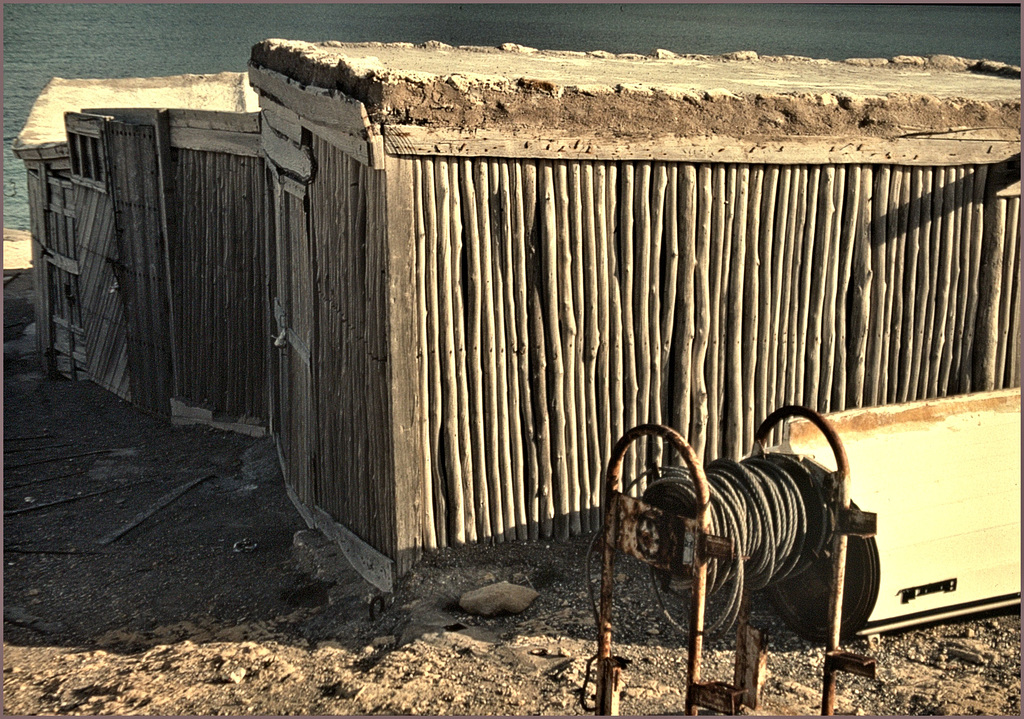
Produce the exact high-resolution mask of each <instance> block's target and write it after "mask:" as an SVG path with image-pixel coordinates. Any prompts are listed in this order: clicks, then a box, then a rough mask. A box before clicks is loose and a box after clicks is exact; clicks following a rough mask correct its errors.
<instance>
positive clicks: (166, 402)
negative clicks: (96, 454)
mask: <svg viewBox="0 0 1024 719" xmlns="http://www.w3.org/2000/svg"><path fill="white" fill-rule="evenodd" d="M157 122H158V119H157V118H156V117H154V118H152V119H150V120H149V121H145V120H143V121H138V120H134V119H132V120H130V121H128V120H126V121H122V120H120V119H109V120H107V121H106V129H105V134H106V138H107V144H108V157H109V161H110V172H109V174H110V183H109V184H110V190H111V196H112V197H113V205H114V224H115V227H116V238H117V254H118V261H117V262H116V263H115V265H114V273H115V276H116V278H117V283H118V287H119V291H120V295H121V301H122V304H123V308H124V315H125V318H126V320H127V323H126V327H127V353H128V357H127V359H128V374H129V377H130V383H131V393H132V401H133V403H134V404H136V405H137V406H139V407H142V408H143V409H146V410H149V411H151V412H155V413H157V414H163V415H169V414H170V412H171V405H170V398H171V395H172V392H173V376H174V375H173V365H172V352H171V332H170V327H171V324H170V307H169V293H168V287H167V266H166V254H165V249H164V248H165V244H166V236H165V231H166V224H165V216H166V209H165V206H164V202H165V199H164V185H163V180H162V178H161V173H162V171H163V169H164V168H166V166H167V164H168V162H167V159H166V158H164V159H163V160H162V159H161V157H160V153H161V151H164V152H166V147H165V148H161V147H160V145H159V144H158V141H157V126H156V123H157Z"/></svg>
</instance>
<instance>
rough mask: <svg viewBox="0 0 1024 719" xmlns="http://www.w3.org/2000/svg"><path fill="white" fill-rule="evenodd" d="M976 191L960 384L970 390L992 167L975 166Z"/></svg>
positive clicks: (972, 211) (974, 191)
mask: <svg viewBox="0 0 1024 719" xmlns="http://www.w3.org/2000/svg"><path fill="white" fill-rule="evenodd" d="M973 170H974V171H973V173H972V175H973V193H972V195H971V205H970V211H971V222H970V228H971V234H970V238H969V242H970V248H971V249H970V257H971V261H970V269H969V271H968V272H969V274H968V279H967V282H968V287H967V290H968V296H967V310H966V322H965V324H964V336H963V339H962V343H963V349H962V351H961V359H960V386H961V388H962V391H963V392H965V393H966V392H970V391H971V389H972V387H973V386H974V384H973V383H974V334H975V327H976V325H977V315H978V299H979V296H980V294H981V287H980V285H979V275H980V271H981V264H982V261H983V259H982V256H981V251H982V241H983V237H984V233H985V217H984V215H985V212H984V208H985V185H986V184H987V179H988V168H987V167H986V166H985V165H977V166H975V167H974V168H973Z"/></svg>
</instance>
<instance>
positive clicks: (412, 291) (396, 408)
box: [382, 159, 430, 576]
mask: <svg viewBox="0 0 1024 719" xmlns="http://www.w3.org/2000/svg"><path fill="white" fill-rule="evenodd" d="M385 173H386V174H385V177H386V178H387V184H386V187H385V192H386V194H385V212H386V218H387V219H386V223H385V229H384V233H385V243H386V248H387V249H386V252H387V254H386V262H387V298H388V302H387V309H386V310H383V309H382V311H386V312H387V324H386V326H387V328H388V330H387V333H386V334H387V338H388V363H387V369H388V371H389V376H388V385H387V387H388V392H389V401H390V407H388V411H387V416H388V417H389V418H390V421H391V427H390V432H391V446H392V456H391V457H389V458H387V461H390V462H391V463H392V467H391V469H392V471H391V473H390V474H391V476H392V477H393V481H394V487H393V491H394V495H393V497H394V499H393V501H394V511H395V534H396V536H395V548H396V552H395V557H394V559H395V564H396V569H397V571H398V574H399V575H400V576H401V575H402V574H404V573H405V572H406V571H407V570H408V569H409V568H410V567H411V566H412V564H413V563H414V562H415V561H416V560H417V559H418V558H419V555H420V552H421V551H422V536H423V532H422V530H421V527H420V522H421V521H422V520H423V514H422V503H423V495H424V491H423V483H424V482H428V481H430V478H429V477H423V476H421V475H422V470H423V453H424V452H425V451H426V448H425V447H423V445H422V442H421V440H420V438H421V434H420V431H419V427H420V424H421V423H422V422H423V421H424V408H423V406H422V403H421V402H420V397H419V394H418V393H417V392H416V382H415V378H416V377H417V376H418V368H417V362H418V361H421V360H419V359H418V358H417V356H416V353H415V352H410V351H409V349H410V348H412V347H416V346H418V329H417V318H416V283H417V282H418V281H420V280H419V279H418V278H417V277H416V250H415V248H416V228H415V223H414V216H415V215H414V212H413V208H414V205H413V182H414V173H413V161H412V160H410V159H389V161H388V163H387V169H386V170H385ZM422 361H426V360H425V358H423V359H422Z"/></svg>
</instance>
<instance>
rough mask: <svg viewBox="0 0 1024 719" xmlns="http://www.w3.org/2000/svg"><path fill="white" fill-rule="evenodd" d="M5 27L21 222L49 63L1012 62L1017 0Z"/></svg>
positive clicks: (334, 10) (218, 67)
mask: <svg viewBox="0 0 1024 719" xmlns="http://www.w3.org/2000/svg"><path fill="white" fill-rule="evenodd" d="M3 30H4V64H3V99H4V112H3V123H4V155H3V161H4V171H3V183H4V218H3V223H4V226H5V227H14V228H18V229H28V227H29V224H28V205H27V201H26V195H25V171H24V167H23V165H22V163H21V162H20V161H19V160H17V159H16V158H15V157H14V155H13V154H12V153H11V143H12V142H13V141H14V138H15V137H17V135H18V133H19V132H20V131H21V128H22V126H23V125H24V124H25V120H26V119H27V117H28V113H29V110H30V109H31V107H32V103H33V102H34V101H35V98H36V97H37V96H38V94H39V91H40V90H41V89H42V88H43V86H44V85H45V84H46V82H47V81H48V80H49V79H50V78H51V77H55V76H56V77H65V78H82V77H151V76H158V75H176V74H181V73H215V72H223V71H235V72H241V71H244V70H245V68H246V63H247V61H248V58H249V51H250V49H251V47H252V45H253V44H255V43H257V42H259V41H260V40H263V39H265V38H274V37H276V38H287V39H291V40H308V41H319V40H342V41H347V42H366V41H381V42H399V41H402V42H412V43H420V42H425V41H427V40H440V41H442V42H446V43H448V44H451V45H490V46H494V45H500V44H502V43H505V42H514V43H519V44H520V45H527V46H529V47H536V48H542V49H553V50H605V51H608V52H614V53H622V52H636V53H642V54H647V53H649V52H651V51H652V50H654V49H656V48H663V49H666V50H671V51H673V52H677V53H706V54H718V53H724V52H732V51H734V50H754V51H756V52H758V53H760V54H763V55H784V54H791V55H804V56H808V57H816V58H826V59H831V60H843V59H846V58H849V57H892V56H894V55H929V54H940V53H941V54H948V55H959V56H961V57H968V58H977V59H989V60H997V61H1000V62H1007V63H1010V64H1013V65H1019V64H1020V6H1019V5H1002V6H978V5H806V4H760V5H759V4H736V5H718V4H687V3H679V4H655V5H647V4H590V5H583V4H543V5H523V4H515V5H494V4H487V3H484V4H463V5H460V4H420V5H405V4H403V5H390V4H381V5H372V4H371V5H366V4H358V5H349V4H310V5H292V4H287V5H286V4H188V5H185V4H182V5H173V4H17V5H10V4H8V5H4V6H3Z"/></svg>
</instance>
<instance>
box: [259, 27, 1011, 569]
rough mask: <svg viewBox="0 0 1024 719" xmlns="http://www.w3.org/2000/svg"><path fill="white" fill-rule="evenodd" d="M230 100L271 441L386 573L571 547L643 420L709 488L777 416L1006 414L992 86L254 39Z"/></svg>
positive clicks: (943, 61)
mask: <svg viewBox="0 0 1024 719" xmlns="http://www.w3.org/2000/svg"><path fill="white" fill-rule="evenodd" d="M249 76H250V82H251V84H252V86H253V87H254V89H255V90H256V91H257V93H258V94H259V102H260V107H261V109H262V113H263V119H264V125H263V142H264V149H265V152H266V156H267V159H268V161H269V163H270V166H271V167H272V168H273V170H274V174H275V175H276V182H274V183H273V184H274V187H275V201H274V203H273V207H272V208H271V209H272V213H271V214H272V216H273V227H274V234H273V236H272V238H271V242H270V245H269V247H268V251H267V254H268V262H269V267H270V272H269V285H270V293H271V297H272V299H271V301H272V303H273V312H272V317H273V320H272V322H271V331H272V332H273V334H274V335H276V336H277V338H278V341H277V349H276V350H275V351H274V353H273V354H272V356H271V357H270V358H269V366H270V368H271V369H270V377H271V411H270V418H271V425H270V426H271V431H272V432H273V434H274V436H275V437H276V438H277V440H278V446H279V448H280V452H281V457H282V465H283V467H284V471H285V475H286V478H287V481H288V483H289V485H290V486H291V487H292V488H293V491H294V494H295V495H296V498H297V499H298V500H299V502H300V504H301V506H303V507H304V510H303V511H305V512H306V516H307V519H308V520H309V521H311V522H312V521H314V520H315V521H317V522H318V523H320V524H321V525H325V524H326V525H329V524H331V523H335V524H340V525H343V526H344V527H346V528H347V530H346V533H347V534H346V536H349V535H348V533H351V534H354V535H355V536H357V537H358V538H359V539H361V540H362V542H364V543H366V544H368V545H369V546H371V547H373V548H374V549H375V550H377V552H379V553H380V554H381V555H384V556H385V557H387V558H390V559H391V560H394V561H395V562H396V563H397V567H396V568H397V570H398V572H399V573H401V572H403V571H405V569H406V568H407V567H408V566H409V565H410V563H411V562H412V561H414V559H415V558H416V557H417V556H418V553H419V552H420V550H421V548H423V547H438V546H447V545H455V544H461V543H463V542H488V541H499V542H500V541H508V540H526V539H536V538H547V537H567V536H569V535H571V534H577V533H580V532H586V531H592V530H595V529H597V528H598V526H599V524H598V522H599V507H600V503H601V481H600V476H601V471H602V467H603V464H604V462H605V461H606V459H607V458H608V456H609V453H610V447H611V443H612V442H614V441H615V440H616V439H617V438H618V437H619V436H620V435H621V434H622V433H623V431H624V430H626V429H628V428H629V427H631V426H633V425H635V424H638V423H641V422H662V423H665V424H668V425H671V426H673V427H675V428H677V429H679V430H681V431H682V432H683V434H684V435H686V436H687V437H688V438H689V441H690V442H691V443H692V444H693V445H694V446H695V447H696V448H697V450H698V452H699V453H700V454H701V455H702V456H703V458H704V459H705V460H709V459H711V458H714V457H719V456H727V457H737V456H739V455H741V454H744V453H745V452H746V451H747V450H748V449H749V447H750V444H751V439H752V435H753V432H754V430H755V428H756V426H757V423H758V422H760V421H761V420H762V419H763V418H764V417H765V416H766V415H767V414H768V413H769V412H770V411H771V410H772V409H774V408H776V407H778V406H780V405H782V404H783V403H798V404H803V405H807V406H810V407H814V408H817V409H818V410H821V411H837V410H843V409H846V408H855V407H862V406H872V405H884V404H890V403H898V402H904V401H908V400H914V399H923V398H930V397H938V396H945V395H952V394H960V393H967V392H975V391H982V390H992V389H997V388H1002V387H1009V386H1015V385H1017V384H1019V382H1018V376H1019V366H1020V347H1019V336H1020V335H1019V333H1020V318H1019V311H1018V304H1019V287H1020V281H1019V263H1018V261H1017V257H1018V254H1019V246H1020V233H1019V212H1020V198H1019V194H1020V190H1019V158H1020V80H1019V76H1020V75H1019V68H1010V67H1006V66H1000V65H997V64H995V63H988V62H974V61H967V60H963V59H960V58H952V57H946V56H933V57H928V58H920V57H896V58H892V59H889V60H883V59H859V60H858V59H854V60H849V61H846V62H828V61H819V60H811V59H809V58H798V57H784V58H780V57H758V56H757V55H756V54H754V53H733V54H732V55H727V56H717V57H708V56H679V55H674V54H673V53H669V52H665V51H657V52H655V53H653V54H652V55H651V56H639V55H611V54H609V53H603V52H592V53H577V52H546V51H537V50H533V49H531V48H525V47H521V46H518V45H504V46H502V47H501V48H478V47H472V48H453V47H450V46H447V45H443V44H440V43H427V44H426V45H422V46H412V45H408V44H380V43H370V44H342V43H322V44H310V43H302V42H288V41H280V40H267V41H265V42H263V43H260V44H258V45H256V46H255V47H254V48H253V52H252V57H251V62H250V71H249ZM269 224H270V220H268V225H269ZM647 455H648V456H647V459H648V460H651V461H657V460H658V449H657V448H656V447H650V448H648V450H647ZM642 465H643V463H642V462H640V461H637V463H636V466H634V467H632V468H631V472H632V476H634V477H637V476H639V475H640V473H641V472H642V470H643V466H642ZM643 487H644V481H643V480H642V479H641V480H640V481H639V482H638V483H637V485H636V489H637V490H638V491H642V489H643ZM325 518H327V520H326V522H325ZM371 554H372V553H371ZM384 563H385V564H387V562H386V561H385V562H384Z"/></svg>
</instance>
